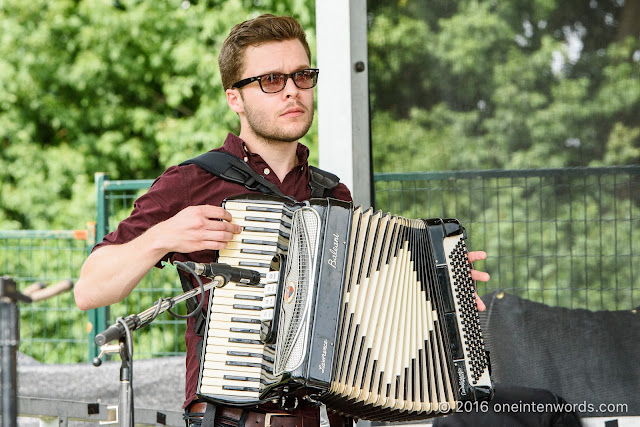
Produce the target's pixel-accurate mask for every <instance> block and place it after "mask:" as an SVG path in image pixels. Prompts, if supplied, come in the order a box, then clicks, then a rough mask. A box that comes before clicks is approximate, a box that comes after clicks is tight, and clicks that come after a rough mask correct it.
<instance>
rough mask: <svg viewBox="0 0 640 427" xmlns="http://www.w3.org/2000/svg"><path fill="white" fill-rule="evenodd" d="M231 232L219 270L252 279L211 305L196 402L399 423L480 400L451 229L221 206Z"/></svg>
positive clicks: (470, 290)
mask: <svg viewBox="0 0 640 427" xmlns="http://www.w3.org/2000/svg"><path fill="white" fill-rule="evenodd" d="M224 207H225V209H227V210H228V211H229V212H231V214H232V216H233V222H234V223H236V224H239V225H241V226H242V227H243V232H242V233H240V234H239V235H236V240H234V241H232V242H230V243H229V245H228V246H227V248H226V249H224V250H222V251H220V257H219V259H218V262H220V263H226V264H229V265H232V266H236V267H241V268H247V269H252V270H256V271H258V272H260V273H261V276H262V280H261V283H260V285H257V286H253V285H247V284H243V283H233V282H231V283H228V284H227V285H226V286H224V287H221V288H216V289H215V291H214V292H213V294H212V297H211V298H210V302H209V308H208V315H207V324H206V333H205V337H204V344H203V351H202V360H201V363H200V375H199V381H198V395H199V396H200V397H201V398H202V399H204V400H208V401H212V402H214V403H221V404H226V405H239V406H249V405H257V404H260V403H262V402H267V401H269V402H273V401H276V400H278V401H281V400H284V399H291V398H293V399H301V398H302V399H309V400H312V401H314V402H318V403H322V404H325V405H326V406H327V408H328V409H330V410H332V411H335V412H337V413H341V414H343V415H345V416H350V417H355V418H359V419H366V420H374V421H407V420H418V419H424V418H428V417H432V416H436V415H441V414H447V413H450V412H453V411H455V410H456V408H457V407H459V406H460V402H466V401H480V400H488V399H490V398H491V397H492V395H493V386H492V383H491V379H490V376H489V361H488V357H487V355H486V352H485V349H484V344H483V340H482V333H481V331H480V323H479V317H478V312H477V308H476V305H475V297H474V290H475V289H474V284H473V282H472V280H471V278H470V265H469V262H468V259H467V249H466V246H465V242H464V240H465V234H464V229H463V228H462V226H461V225H460V223H459V222H458V221H456V220H452V219H427V220H423V219H419V220H413V219H407V218H402V217H400V216H396V215H390V214H383V213H382V212H380V211H377V212H374V211H372V210H371V209H369V210H363V209H362V208H360V207H358V208H355V209H354V208H353V206H352V204H351V203H346V202H342V201H338V200H335V199H312V200H311V201H309V202H307V203H304V204H300V205H290V204H287V203H285V202H284V201H282V200H280V199H275V198H272V197H267V196H255V195H245V196H239V197H236V198H231V199H227V200H226V201H225V203H224Z"/></svg>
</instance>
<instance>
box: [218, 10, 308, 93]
mask: <svg viewBox="0 0 640 427" xmlns="http://www.w3.org/2000/svg"><path fill="white" fill-rule="evenodd" d="M291 39H297V40H299V41H300V43H302V46H303V47H304V50H305V52H306V53H307V57H308V58H309V62H311V50H310V49H309V44H308V43H307V37H306V35H305V34H304V30H303V29H302V26H301V25H300V23H299V22H298V21H297V20H296V19H295V18H293V17H291V16H275V15H271V14H264V15H260V16H258V17H257V18H254V19H250V20H248V21H244V22H242V23H240V24H237V25H236V26H234V27H233V28H232V29H231V32H230V33H229V36H228V37H227V38H226V40H225V41H224V43H223V44H222V49H221V50H220V55H218V65H219V66H220V78H221V79H222V86H223V87H224V88H225V89H229V88H230V87H231V85H233V84H234V83H235V82H237V81H238V80H240V78H241V75H242V72H243V70H244V65H245V64H244V52H245V50H246V49H247V47H249V46H259V45H261V44H263V43H268V42H275V41H285V40H291Z"/></svg>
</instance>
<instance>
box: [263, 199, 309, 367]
mask: <svg viewBox="0 0 640 427" xmlns="http://www.w3.org/2000/svg"><path fill="white" fill-rule="evenodd" d="M300 216H301V217H302V218H301V219H302V220H296V217H300ZM292 223H293V228H292V230H291V236H290V238H289V254H288V258H287V264H286V269H285V280H284V286H285V289H284V293H285V295H284V300H283V304H282V314H283V319H282V321H281V322H279V324H278V336H279V337H281V338H279V339H278V342H277V345H276V359H275V367H274V374H275V375H280V374H281V373H283V372H286V371H289V372H291V371H295V370H296V369H298V368H299V367H300V365H301V364H302V362H303V361H304V360H305V355H306V353H307V339H306V337H307V335H308V333H309V328H310V320H311V319H310V318H311V308H312V306H311V302H312V297H311V296H312V295H313V287H314V286H313V284H314V283H315V271H316V269H315V259H316V251H317V244H318V240H319V235H320V217H319V215H318V213H317V212H316V211H315V210H313V209H308V208H302V209H300V210H298V211H296V212H295V213H294V220H293V222H292Z"/></svg>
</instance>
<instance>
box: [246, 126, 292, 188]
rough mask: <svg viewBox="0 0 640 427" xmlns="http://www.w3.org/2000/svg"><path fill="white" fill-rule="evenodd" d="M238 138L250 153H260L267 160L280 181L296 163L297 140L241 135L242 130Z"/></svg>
mask: <svg viewBox="0 0 640 427" xmlns="http://www.w3.org/2000/svg"><path fill="white" fill-rule="evenodd" d="M240 138H241V139H242V140H243V141H244V143H245V144H246V145H247V147H248V148H249V150H250V151H251V152H252V153H255V154H258V155H260V157H262V158H263V159H264V161H265V162H267V164H268V165H269V166H270V167H271V171H272V172H273V173H275V174H276V176H277V177H278V179H279V180H280V182H282V181H284V178H285V177H286V176H287V174H288V173H289V171H291V169H293V168H294V167H295V166H296V165H297V164H298V157H297V155H296V152H297V149H298V143H297V142H282V141H266V140H263V139H261V138H256V137H253V138H252V137H251V136H249V137H246V136H245V137H243V135H242V132H241V134H240Z"/></svg>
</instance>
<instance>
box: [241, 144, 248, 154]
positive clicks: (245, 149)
mask: <svg viewBox="0 0 640 427" xmlns="http://www.w3.org/2000/svg"><path fill="white" fill-rule="evenodd" d="M242 148H244V151H246V152H247V153H248V152H249V149H248V148H247V146H246V145H245V146H244V147H242Z"/></svg>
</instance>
